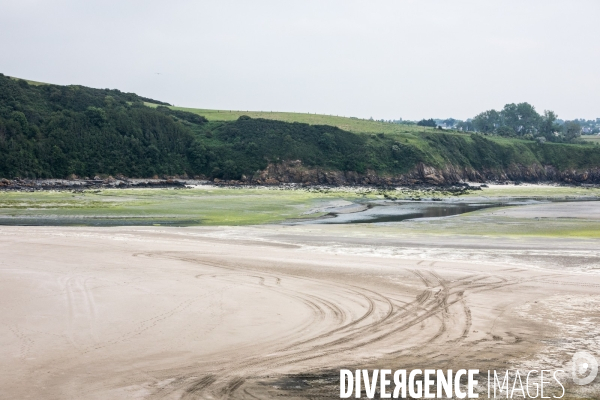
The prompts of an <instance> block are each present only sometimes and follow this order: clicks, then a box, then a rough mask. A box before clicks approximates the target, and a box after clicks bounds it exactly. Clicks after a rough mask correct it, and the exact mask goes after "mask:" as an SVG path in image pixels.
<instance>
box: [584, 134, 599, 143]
mask: <svg viewBox="0 0 600 400" xmlns="http://www.w3.org/2000/svg"><path fill="white" fill-rule="evenodd" d="M581 138H582V139H583V140H585V141H586V142H592V143H600V135H581Z"/></svg>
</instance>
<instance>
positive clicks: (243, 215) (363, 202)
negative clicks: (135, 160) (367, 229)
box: [0, 185, 600, 237]
mask: <svg viewBox="0 0 600 400" xmlns="http://www.w3.org/2000/svg"><path fill="white" fill-rule="evenodd" d="M598 198H600V189H598V188H584V187H557V186H544V185H519V186H506V185H499V186H493V185H492V186H491V187H483V188H482V189H481V190H476V191H470V192H466V193H463V194H462V195H456V194H453V193H451V192H447V191H444V190H431V189H414V188H411V189H409V188H397V189H388V190H382V189H373V188H349V187H346V188H277V187H270V188H268V187H262V188H232V187H214V186H199V187H195V188H191V189H105V190H94V191H80V192H70V191H60V192H59V191H51V192H0V224H2V225H59V226H65V225H67V226H68V225H74V226H76V225H88V226H120V225H124V226H127V225H132V226H149V225H167V226H194V225H260V224H273V223H288V224H289V223H298V222H303V223H307V222H308V223H310V222H311V221H316V220H317V219H319V220H320V221H323V218H327V217H329V216H331V215H337V216H338V217H339V216H343V217H346V218H345V219H347V220H348V221H350V222H358V223H361V222H367V223H369V222H378V221H386V219H385V218H383V219H381V218H380V219H378V220H369V218H368V216H369V214H374V210H375V211H376V213H377V214H378V215H383V216H385V215H386V212H387V211H386V210H389V214H390V215H394V214H402V213H405V212H406V211H404V210H402V208H411V209H412V208H416V207H425V208H427V207H438V208H440V211H441V212H440V213H439V215H438V217H437V218H417V219H409V220H403V221H402V222H394V219H393V218H390V219H387V221H389V222H390V223H383V224H381V223H378V224H375V225H376V227H374V228H377V229H379V230H381V231H382V232H384V231H390V232H392V233H393V232H397V233H402V234H409V233H414V234H421V233H424V234H442V235H444V234H457V235H491V236H498V235H500V236H523V235H525V236H530V235H533V236H577V237H600V221H598V220H597V219H595V218H588V217H589V215H587V214H586V212H585V210H586V209H585V208H583V209H581V208H578V209H577V210H575V208H574V207H575V206H573V205H572V204H577V203H579V202H581V201H584V200H586V201H591V200H596V199H598ZM410 199H413V200H412V202H411V201H410ZM415 199H418V201H417V200H415ZM407 200H409V201H408V202H407ZM548 201H552V202H558V203H553V204H558V205H559V207H561V206H560V204H561V203H562V202H565V203H564V204H565V205H564V206H562V208H559V210H558V211H557V210H555V209H552V210H550V211H548V212H546V213H545V214H543V215H537V216H536V217H533V214H531V215H530V214H529V213H528V210H530V209H531V208H530V207H525V208H523V207H521V206H522V205H524V204H531V202H533V203H536V202H538V203H540V202H541V203H544V202H548ZM446 205H447V206H448V207H455V208H460V209H461V211H460V213H457V214H460V215H455V216H451V217H448V215H450V214H445V213H444V212H443V210H442V209H443V208H444V207H446ZM493 206H501V208H499V209H498V208H492V207H493ZM470 208H472V209H473V210H477V209H481V208H483V210H480V211H471V212H470ZM513 208H515V209H520V210H523V212H521V213H517V214H515V213H514V212H512V211H510V210H511V209H513ZM553 213H554V214H553ZM365 216H366V218H364V217H365ZM425 217H427V215H425ZM402 219H403V218H402ZM400 220H401V219H398V221H400Z"/></svg>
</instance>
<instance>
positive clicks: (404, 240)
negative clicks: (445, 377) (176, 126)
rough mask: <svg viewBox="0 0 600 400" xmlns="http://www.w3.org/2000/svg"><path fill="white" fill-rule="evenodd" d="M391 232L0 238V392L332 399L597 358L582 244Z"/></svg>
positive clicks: (597, 318)
mask: <svg viewBox="0 0 600 400" xmlns="http://www.w3.org/2000/svg"><path fill="white" fill-rule="evenodd" d="M582 204H583V203H582ZM596 204H598V203H593V204H590V205H589V207H590V208H594V207H597V205H596ZM526 207H529V206H525V207H522V208H519V210H524V209H526ZM533 207H537V208H535V210H536V211H535V212H536V213H543V209H542V210H541V211H540V208H543V207H542V206H540V205H534V206H533ZM548 207H555V205H553V204H550V205H548ZM493 212H495V211H493V210H492V211H489V213H493ZM519 212H521V211H519ZM540 215H541V214H540ZM580 217H581V216H580ZM403 226H405V225H402V224H396V225H393V224H392V225H387V226H381V227H374V226H372V225H371V226H367V225H366V224H365V225H360V224H357V225H352V226H349V225H344V226H324V225H319V226H309V225H302V226H282V225H265V226H250V227H185V228H175V227H172V228H165V227H108V228H94V227H18V226H3V227H0V238H1V240H0V252H1V254H2V259H1V260H0V305H1V306H0V321H2V324H1V325H0V343H2V346H0V368H1V369H2V371H3V374H1V375H0V385H1V387H2V388H3V389H2V392H1V394H0V397H1V398H21V399H27V398H31V399H40V398H44V399H69V398H72V399H214V398H240V399H256V398H258V399H265V398H278V397H281V396H285V397H286V398H298V399H302V398H339V387H338V385H339V369H340V368H349V369H354V368H361V369H365V368H390V369H399V368H406V369H410V368H440V369H450V368H452V369H455V370H456V369H459V368H470V369H475V368H478V369H480V370H488V369H497V370H505V369H508V368H512V369H516V368H521V369H543V368H544V369H563V370H565V371H567V372H565V374H567V373H568V371H569V362H570V360H571V356H572V354H573V353H574V352H575V351H580V350H581V351H588V352H590V353H592V354H600V342H599V341H598V339H597V338H598V337H600V273H598V272H600V269H599V268H600V251H597V249H598V245H599V244H600V242H599V241H598V240H597V239H589V238H583V239H582V238H542V237H535V236H532V237H519V238H514V237H493V236H464V235H453V234H445V235H441V234H422V233H418V232H417V233H414V232H412V233H411V232H408V233H406V232H403ZM482 378H483V377H482ZM481 383H483V382H481ZM482 387H483V386H482ZM599 389H600V383H598V379H596V381H595V382H594V383H592V384H591V385H588V386H585V387H576V386H567V392H568V393H569V394H568V396H571V395H573V396H574V395H576V394H581V395H585V396H592V397H593V396H595V395H597V394H598V393H600V391H599ZM481 390H483V389H481ZM559 394H560V392H559ZM568 396H567V398H568Z"/></svg>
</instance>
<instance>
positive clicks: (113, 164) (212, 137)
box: [0, 74, 600, 180]
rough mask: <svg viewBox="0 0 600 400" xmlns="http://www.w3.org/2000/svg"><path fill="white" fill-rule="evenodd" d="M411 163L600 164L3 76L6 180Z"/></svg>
mask: <svg viewBox="0 0 600 400" xmlns="http://www.w3.org/2000/svg"><path fill="white" fill-rule="evenodd" d="M291 160H300V161H301V162H302V165H304V166H305V167H308V168H312V169H313V170H315V169H325V170H331V171H352V172H357V173H359V174H362V173H366V172H367V171H374V172H375V173H377V174H378V175H380V176H391V175H398V174H403V173H406V172H409V171H411V170H413V169H414V168H415V167H416V166H417V165H418V164H419V163H423V164H425V165H428V166H433V167H437V168H443V167H446V166H448V165H453V166H455V167H469V168H472V169H475V170H479V171H489V170H496V171H505V170H508V169H511V168H512V167H514V166H516V165H518V166H534V165H537V166H541V165H544V166H545V165H551V166H554V167H555V168H557V169H559V170H566V169H576V170H581V169H590V168H595V167H600V149H599V148H598V147H597V146H595V145H591V144H589V145H584V144H557V143H545V144H541V143H537V142H534V141H528V140H522V139H509V138H502V137H498V136H482V135H479V134H466V133H459V132H448V131H439V130H435V129H431V128H424V127H418V126H414V125H398V124H392V123H383V122H376V121H366V120H360V119H355V118H345V117H335V116H327V115H315V114H302V113H271V112H242V111H237V112H234V111H217V110H198V109H186V108H179V107H171V106H169V105H168V104H167V103H163V102H160V101H157V100H152V99H149V98H145V97H141V96H138V95H136V94H134V93H123V92H120V91H118V90H108V89H92V88H87V87H83V86H58V85H51V84H41V85H38V84H35V83H33V84H30V83H29V82H28V81H24V80H17V79H14V78H9V77H6V76H4V75H1V74H0V177H7V178H12V177H16V176H20V177H42V178H50V177H66V176H68V175H70V174H75V175H79V176H83V177H85V176H89V177H92V176H94V175H102V174H111V175H116V174H124V175H126V176H131V177H149V176H153V175H155V174H158V175H175V174H177V175H184V174H187V175H189V176H196V175H202V176H205V177H207V178H220V179H233V180H239V179H241V178H242V177H243V176H246V177H247V178H251V177H252V176H254V175H255V174H256V173H257V172H258V171H261V170H264V169H265V168H266V167H267V165H268V164H270V163H272V164H277V163H280V162H282V161H291Z"/></svg>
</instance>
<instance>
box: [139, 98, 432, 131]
mask: <svg viewBox="0 0 600 400" xmlns="http://www.w3.org/2000/svg"><path fill="white" fill-rule="evenodd" d="M144 104H145V105H146V106H148V107H157V105H156V104H152V103H144ZM170 108H172V109H174V110H181V111H187V112H191V113H194V114H198V115H202V116H203V117H205V118H206V119H208V120H209V121H235V120H237V119H238V118H239V117H240V116H242V115H247V116H249V117H251V118H264V119H272V120H276V121H284V122H300V123H304V124H310V125H330V126H336V127H338V128H340V129H343V130H345V131H349V132H354V133H384V134H406V133H409V134H415V133H419V132H428V131H429V132H430V131H432V130H434V129H433V128H427V127H422V126H417V125H404V124H394V123H391V122H380V121H371V120H368V119H360V118H353V117H340V116H336V115H324V114H309V113H294V112H278V111H238V110H208V109H200V108H187V107H170Z"/></svg>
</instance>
